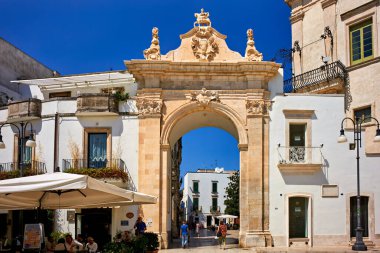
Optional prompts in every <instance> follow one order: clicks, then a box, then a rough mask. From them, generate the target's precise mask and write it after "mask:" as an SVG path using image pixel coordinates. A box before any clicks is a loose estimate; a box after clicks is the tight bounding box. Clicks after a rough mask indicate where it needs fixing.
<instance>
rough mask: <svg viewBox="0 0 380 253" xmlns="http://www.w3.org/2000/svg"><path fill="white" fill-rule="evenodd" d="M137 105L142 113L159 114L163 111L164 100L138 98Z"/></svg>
mask: <svg viewBox="0 0 380 253" xmlns="http://www.w3.org/2000/svg"><path fill="white" fill-rule="evenodd" d="M136 106H137V109H138V110H139V114H141V115H148V114H158V113H161V108H162V101H161V100H153V99H147V98H138V99H137V100H136Z"/></svg>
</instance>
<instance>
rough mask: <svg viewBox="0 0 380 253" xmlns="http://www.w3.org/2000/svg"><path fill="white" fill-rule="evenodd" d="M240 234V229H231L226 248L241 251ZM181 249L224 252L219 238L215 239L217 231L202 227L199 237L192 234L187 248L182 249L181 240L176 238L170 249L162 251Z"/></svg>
mask: <svg viewBox="0 0 380 253" xmlns="http://www.w3.org/2000/svg"><path fill="white" fill-rule="evenodd" d="M238 234H239V230H230V231H228V234H227V246H226V250H228V252H239V249H238ZM179 250H181V251H184V252H210V253H212V252H222V251H223V250H222V249H219V246H218V240H216V239H215V232H212V231H209V230H207V229H202V230H201V233H200V235H199V238H198V237H194V235H193V234H191V237H190V243H189V247H188V248H187V249H181V241H180V240H179V239H175V240H174V243H173V246H172V247H171V249H168V250H161V251H160V252H168V253H169V252H170V253H174V252H179Z"/></svg>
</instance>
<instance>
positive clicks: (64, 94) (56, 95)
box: [49, 91, 71, 98]
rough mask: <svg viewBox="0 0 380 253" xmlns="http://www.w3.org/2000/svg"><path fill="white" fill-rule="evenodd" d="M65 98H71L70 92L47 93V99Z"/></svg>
mask: <svg viewBox="0 0 380 253" xmlns="http://www.w3.org/2000/svg"><path fill="white" fill-rule="evenodd" d="M66 97H71V91H63V92H52V93H49V98H66Z"/></svg>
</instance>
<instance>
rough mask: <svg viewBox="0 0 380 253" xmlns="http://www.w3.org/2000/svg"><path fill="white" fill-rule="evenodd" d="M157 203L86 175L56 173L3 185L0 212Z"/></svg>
mask: <svg viewBox="0 0 380 253" xmlns="http://www.w3.org/2000/svg"><path fill="white" fill-rule="evenodd" d="M156 202H157V198H156V197H154V196H151V195H147V194H143V193H139V192H134V191H129V190H125V189H122V188H119V187H117V186H115V185H112V184H108V183H105V182H102V181H99V180H96V179H94V178H92V177H89V176H86V175H77V174H71V173H62V172H57V173H50V174H43V175H37V176H29V177H21V178H14V179H7V180H1V181H0V210H1V209H3V210H4V209H5V210H20V209H35V208H42V209H74V208H97V207H112V206H124V205H138V204H155V203H156Z"/></svg>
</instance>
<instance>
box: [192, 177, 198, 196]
mask: <svg viewBox="0 0 380 253" xmlns="http://www.w3.org/2000/svg"><path fill="white" fill-rule="evenodd" d="M195 183H196V184H197V190H195ZM193 193H199V181H198V180H193Z"/></svg>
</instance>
